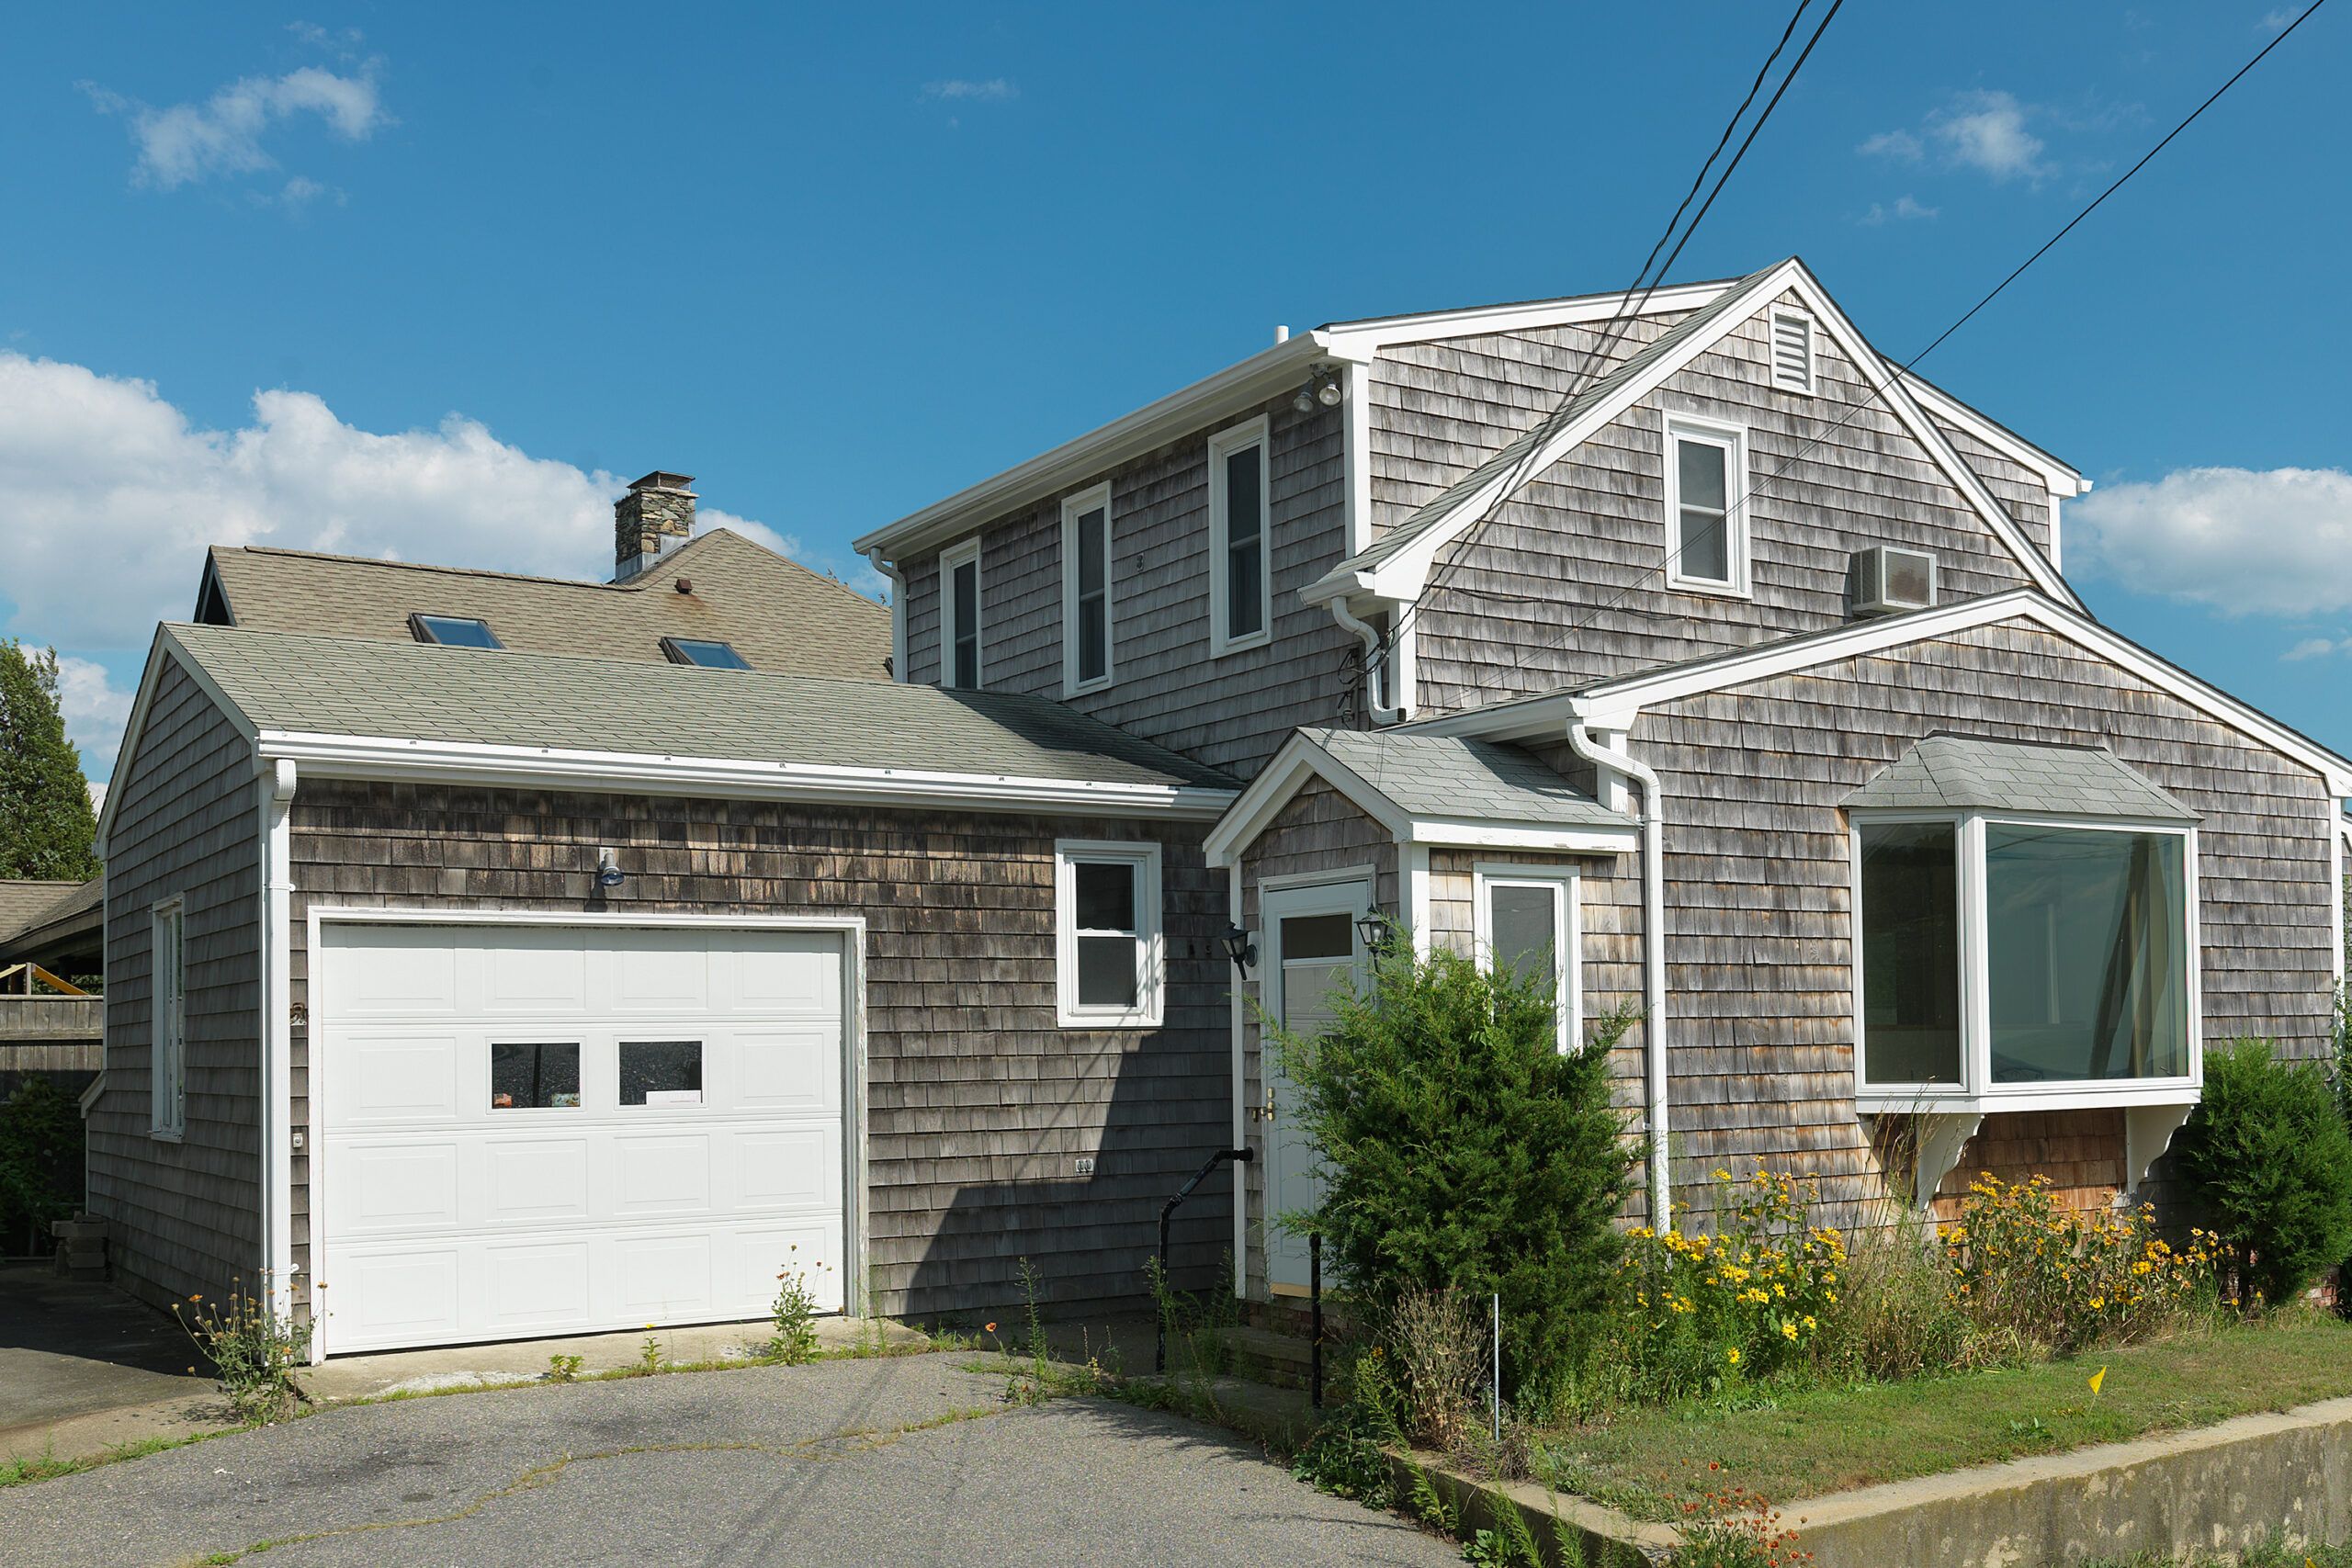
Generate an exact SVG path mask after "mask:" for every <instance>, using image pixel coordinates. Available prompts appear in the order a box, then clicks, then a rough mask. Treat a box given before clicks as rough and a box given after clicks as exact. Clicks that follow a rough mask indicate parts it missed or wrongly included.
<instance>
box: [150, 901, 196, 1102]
mask: <svg viewBox="0 0 2352 1568" xmlns="http://www.w3.org/2000/svg"><path fill="white" fill-rule="evenodd" d="M149 929H150V931H151V933H152V937H151V941H150V943H149V947H148V954H149V962H150V966H151V967H150V976H149V981H148V998H149V999H148V1010H149V1055H148V1058H147V1074H148V1078H147V1104H148V1125H149V1127H150V1129H151V1130H152V1131H153V1133H154V1134H155V1136H157V1137H159V1138H177V1137H180V1136H182V1135H184V1134H186V1133H187V920H186V910H185V908H184V907H183V906H182V905H181V903H180V901H179V900H178V899H176V898H174V899H171V900H169V901H168V902H165V903H162V904H158V905H156V906H155V908H154V910H153V914H152V916H151V918H150V927H149Z"/></svg>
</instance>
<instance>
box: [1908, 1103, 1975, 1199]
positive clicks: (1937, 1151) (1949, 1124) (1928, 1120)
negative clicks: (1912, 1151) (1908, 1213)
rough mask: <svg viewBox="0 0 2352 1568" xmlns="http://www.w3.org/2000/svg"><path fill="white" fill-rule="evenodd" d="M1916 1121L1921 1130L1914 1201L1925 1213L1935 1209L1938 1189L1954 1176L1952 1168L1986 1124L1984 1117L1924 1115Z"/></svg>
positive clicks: (1962, 1113) (1968, 1113)
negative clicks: (1977, 1131)
mask: <svg viewBox="0 0 2352 1568" xmlns="http://www.w3.org/2000/svg"><path fill="white" fill-rule="evenodd" d="M1913 1120H1914V1121H1915V1122H1916V1123H1917V1127H1918V1137H1919V1152H1918V1160H1917V1169H1916V1171H1915V1172H1914V1178H1913V1190H1912V1198H1913V1201H1916V1202H1917V1204H1918V1205H1919V1208H1920V1209H1921V1211H1922V1212H1924V1211H1926V1210H1928V1209H1931V1208H1933V1207H1935V1202H1936V1189H1937V1188H1939V1187H1941V1186H1942V1185H1943V1182H1944V1178H1945V1177H1947V1176H1949V1175H1950V1174H1951V1168H1952V1167H1954V1166H1956V1165H1958V1164H1959V1163H1960V1154H1961V1151H1962V1149H1964V1148H1966V1147H1967V1146H1968V1140H1969V1139H1971V1138H1973V1137H1974V1136H1975V1135H1976V1129H1977V1128H1979V1127H1981V1126H1983V1125H1984V1124H1985V1113H1984V1112H1983V1111H1957V1112H1952V1111H1946V1112H1940V1113H1939V1112H1935V1111H1921V1112H1920V1113H1919V1114H1918V1115H1917V1117H1915V1118H1914V1119H1913Z"/></svg>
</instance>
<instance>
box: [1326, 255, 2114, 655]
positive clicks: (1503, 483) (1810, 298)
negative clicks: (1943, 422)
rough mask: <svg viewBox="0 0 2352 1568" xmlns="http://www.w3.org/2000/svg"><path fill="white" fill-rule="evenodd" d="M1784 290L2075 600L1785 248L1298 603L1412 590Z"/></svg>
mask: <svg viewBox="0 0 2352 1568" xmlns="http://www.w3.org/2000/svg"><path fill="white" fill-rule="evenodd" d="M1784 292H1788V293H1794V294H1795V295H1796V296H1797V297H1798V298H1799V299H1801V300H1803V302H1804V305H1805V306H1806V308H1807V309H1808V310H1811V311H1812V312H1813V314H1814V317H1815V321H1817V322H1818V323H1819V324H1820V326H1821V327H1822V329H1823V330H1824V331H1826V333H1828V334H1829V335H1830V336H1831V337H1832V338H1834V339H1835V340H1836V341H1837V343H1838V346H1839V347H1840V348H1841V349H1842V350H1843V351H1844V352H1845V354H1846V355H1847V357H1848V358H1849V360H1850V361H1851V362H1852V363H1853V364H1854V366H1855V367H1856V368H1857V369H1858V370H1859V371H1860V373H1861V375H1862V376H1863V377H1864V378H1866V379H1867V380H1869V381H1870V383H1871V388H1872V389H1873V390H1875V391H1876V392H1877V394H1878V395H1879V397H1880V398H1881V400H1883V401H1884V402H1885V404H1886V405H1887V408H1888V409H1889V411H1890V412H1893V413H1894V416H1895V418H1896V420H1897V421H1898V422H1899V423H1901V424H1902V425H1903V426H1904V428H1905V430H1906V431H1907V432H1909V434H1910V435H1911V437H1912V439H1913V440H1915V441H1917V443H1918V444H1919V445H1920V446H1922V447H1923V448H1925V449H1926V451H1927V454H1928V458H1929V460H1930V461H1932V462H1933V463H1934V464H1935V465H1936V466H1937V467H1938V468H1940V469H1942V470H1943V473H1944V476H1945V478H1946V479H1949V480H1950V481H1951V484H1952V486H1953V488H1954V489H1956V490H1957V491H1960V493H1961V496H1962V500H1963V501H1964V502H1966V503H1967V505H1968V507H1969V509H1970V510H1972V511H1973V512H1974V513H1976V514H1977V515H1978V517H1980V518H1981V519H1982V520H1983V521H1984V523H1985V526H1986V527H1987V528H1989V529H1990V530H1991V531H1992V532H1993V533H1994V534H1995V535H1996V536H1997V537H1998V538H1999V539H2000V540H2001V541H2002V543H2003V544H2005V545H2007V547H2008V548H2009V550H2010V552H2011V553H2012V554H2013V555H2014V556H2015V557H2016V558H2017V560H2018V565H2019V566H2020V567H2022V568H2023V569H2024V570H2025V572H2026V575H2027V576H2028V577H2029V578H2030V579H2031V580H2032V581H2033V582H2034V583H2035V584H2036V585H2037V586H2039V587H2040V588H2041V591H2042V592H2045V593H2048V594H2050V595H2051V596H2052V597H2053V598H2056V599H2059V600H2062V601H2064V603H2066V604H2072V605H2075V606H2076V607H2077V608H2080V607H2081V604H2082V601H2081V600H2080V599H2078V598H2077V597H2076V596H2075V591H2074V590H2073V589H2072V588H2071V587H2069V586H2067V583H2066V580H2065V579H2064V577H2061V576H2060V575H2059V573H2058V570H2057V569H2056V568H2055V567H2053V566H2052V565H2051V564H2050V560H2049V558H2048V557H2046V556H2044V555H2043V554H2042V553H2041V550H2040V549H2038V548H2036V547H2035V546H2034V544H2033V542H2032V541H2031V540H2030V539H2029V538H2027V537H2026V536H2025V533H2024V531H2023V530H2022V529H2021V528H2019V527H2018V522H2017V519H2016V518H2014V517H2012V516H2011V515H2010V514H2009V513H2008V510H2007V508H2006V507H2004V506H2003V505H2002V504H2001V502H2000V501H1999V500H1998V499H1997V498H1996V497H1995V496H1994V494H1993V492H1992V491H1990V490H1989V489H1987V488H1986V486H1985V480H1984V478H1983V477H1982V476H1981V475H1979V474H1978V473H1977V472H1976V470H1975V469H1973V468H1970V467H1969V466H1968V463H1967V462H1966V461H1965V460H1964V459H1963V458H1962V457H1961V456H1960V454H1959V453H1958V452H1957V451H1955V450H1954V449H1953V447H1952V445H1951V442H1950V441H1948V440H1947V439H1945V437H1944V434H1943V433H1942V432H1941V431H1940V430H1939V429H1938V428H1937V426H1936V423H1935V422H1934V421H1933V420H1932V419H1930V418H1929V417H1928V414H1927V412H1926V411H1925V410H1923V409H1922V408H1920V406H1919V404H1918V402H1917V400H1915V399H1914V398H1913V397H1912V395H1911V393H1910V391H1909V390H1908V389H1906V388H1905V385H1904V384H1903V381H1902V378H1900V377H1899V376H1897V375H1896V373H1895V371H1894V368H1893V367H1890V366H1889V365H1888V364H1887V362H1886V360H1885V359H1884V358H1883V356H1882V355H1880V354H1879V353H1878V351H1877V350H1876V349H1873V348H1872V347H1871V345H1870V344H1869V343H1868V342H1866V341H1865V340H1864V339H1863V337H1862V335H1861V333H1860V331H1859V330H1857V329H1856V328H1855V326H1854V324H1853V322H1852V321H1849V320H1848V319H1847V316H1846V313H1845V312H1844V311H1843V310H1840V309H1839V308H1838V304H1837V301H1835V300H1833V299H1830V297H1829V295H1828V292H1827V291H1826V289H1824V288H1822V287H1821V284H1820V282H1819V280H1817V279H1816V278H1815V277H1814V276H1813V274H1812V272H1811V271H1810V270H1809V269H1808V268H1807V267H1806V266H1805V265H1804V262H1803V261H1802V260H1800V259H1799V258H1797V257H1795V256H1791V257H1790V258H1788V259H1787V260H1786V261H1783V262H1781V263H1779V264H1778V265H1774V266H1770V267H1767V268H1766V269H1764V270H1763V271H1762V272H1758V273H1754V274H1751V275H1750V276H1747V277H1746V278H1743V279H1741V280H1740V281H1739V282H1738V283H1736V284H1735V285H1733V286H1732V287H1731V288H1727V289H1725V290H1724V292H1723V293H1722V294H1721V295H1719V296H1718V297H1717V298H1716V299H1714V300H1713V303H1711V304H1709V305H1708V306H1706V307H1705V308H1704V309H1703V310H1698V311H1695V312H1693V313H1692V315H1691V317H1689V318H1687V319H1686V320H1684V321H1680V322H1679V323H1677V324H1676V326H1675V327H1674V329H1673V330H1672V331H1670V332H1668V333H1665V334H1664V335H1663V336H1661V337H1660V338H1659V339H1658V340H1657V342H1655V343H1653V344H1650V345H1648V347H1646V348H1645V349H1644V350H1643V351H1642V352H1641V353H1639V354H1637V355H1634V357H1633V358H1632V359H1630V360H1628V361H1626V362H1625V363H1624V364H1623V365H1622V366H1620V367H1617V368H1616V369H1615V370H1613V371H1611V373H1610V374H1609V375H1607V376H1605V377H1602V378H1600V379H1599V380H1597V381H1595V382H1594V383H1593V384H1592V386H1590V387H1589V388H1588V389H1586V390H1585V391H1584V392H1582V393H1580V394H1578V395H1577V398H1575V399H1574V400H1572V401H1571V402H1570V403H1569V404H1567V405H1566V407H1564V408H1562V409H1560V410H1559V411H1557V412H1555V413H1553V414H1550V415H1547V416H1546V417H1545V418H1544V419H1543V420H1542V421H1540V422H1539V423H1537V424H1536V425H1535V426H1534V427H1533V428H1532V429H1531V430H1529V431H1528V432H1527V433H1526V434H1522V435H1521V436H1520V437H1518V438H1517V439H1515V440H1514V441H1512V442H1511V443H1510V444H1509V445H1507V446H1504V447H1503V448H1502V449H1501V450H1500V451H1498V452H1497V453H1496V454H1495V455H1494V456H1493V457H1490V458H1488V459H1487V461H1486V462H1485V463H1482V464H1481V465H1479V467H1478V468H1476V469H1474V470H1473V471H1472V472H1471V473H1470V474H1469V475H1467V476H1465V477H1464V479H1462V480H1461V481H1460V482H1458V483H1457V484H1455V485H1454V486H1453V487H1452V488H1451V489H1449V490H1447V491H1445V492H1444V493H1443V494H1442V495H1440V496H1438V497H1436V498H1435V499H1434V500H1432V501H1430V502H1429V503H1427V504H1426V505H1424V506H1423V507H1421V508H1420V510H1419V511H1418V512H1416V513H1414V514H1413V515H1412V516H1411V517H1409V518H1408V519H1406V520H1405V521H1404V522H1402V523H1399V524H1397V525H1396V526H1394V527H1392V528H1391V529H1390V530H1389V531H1388V532H1387V533H1386V534H1385V535H1383V536H1381V537H1380V538H1379V539H1378V540H1377V541H1375V542H1374V544H1373V545H1372V546H1371V547H1368V548H1366V549H1363V550H1360V551H1358V552H1357V553H1356V554H1354V555H1352V556H1351V557H1349V558H1347V559H1345V560H1342V561H1341V562H1340V563H1339V565H1337V566H1335V567H1333V568H1332V569H1331V570H1329V571H1328V572H1326V573H1325V574H1324V575H1323V576H1322V577H1321V578H1319V579H1317V581H1314V582H1312V583H1309V584H1308V585H1307V586H1306V588H1305V589H1304V590H1302V591H1301V597H1303V598H1305V599H1306V600H1307V601H1308V602H1309V603H1319V602H1321V601H1324V600H1329V599H1334V598H1339V597H1341V596H1344V595H1348V594H1352V593H1370V594H1374V595H1376V596H1378V597H1380V598H1383V599H1389V600H1397V601H1410V600H1414V599H1417V598H1419V595H1420V593H1421V592H1422V588H1423V585H1424V584H1425V583H1426V582H1427V581H1428V578H1429V574H1430V569H1431V567H1432V566H1433V565H1434V564H1435V562H1436V558H1437V556H1438V553H1439V552H1440V551H1441V550H1442V549H1444V548H1445V547H1446V546H1448V545H1450V544H1452V543H1453V541H1454V540H1455V539H1457V538H1459V537H1461V536H1462V535H1463V534H1464V533H1465V532H1466V531H1468V530H1469V529H1470V528H1471V527H1472V526H1473V525H1476V523H1477V521H1478V520H1479V519H1480V518H1482V517H1484V516H1485V515H1487V513H1489V512H1490V511H1492V510H1493V508H1494V507H1496V506H1497V505H1499V504H1500V503H1501V502H1504V501H1506V500H1508V499H1509V498H1510V494H1511V493H1512V492H1513V491H1515V490H1516V489H1517V488H1518V486H1519V485H1521V484H1523V483H1525V482H1526V481H1527V480H1529V479H1533V478H1534V477H1535V476H1536V475H1538V474H1541V473H1543V472H1544V470H1546V469H1548V468H1551V467H1552V465H1554V464H1555V463H1556V462H1558V461H1559V460H1560V459H1561V458H1562V457H1566V456H1567V454H1568V453H1569V452H1571V451H1573V450H1575V448H1576V447H1577V446H1580V445H1582V444H1583V443H1584V442H1585V441H1586V440H1588V439H1589V438H1590V437H1591V436H1592V435H1594V434H1597V433H1598V432H1599V431H1600V429H1601V428H1603V427H1604V426H1606V425H1608V424H1609V423H1611V422H1613V421H1615V420H1616V419H1618V418H1619V417H1620V416H1622V415H1623V413H1624V412H1625V411H1626V410H1628V409H1630V408H1631V407H1632V406H1633V405H1634V403H1636V402H1638V401H1640V400H1642V399H1643V398H1645V397H1647V396H1648V395H1649V394H1650V393H1651V392H1652V391H1654V390H1656V389H1657V387H1658V385H1659V384H1660V383H1661V382H1663V381H1665V380H1666V379H1667V378H1668V377H1670V376H1672V375H1674V374H1676V373H1677V372H1678V371H1679V370H1681V369H1682V368H1683V367H1685V366H1687V365H1688V364H1690V363H1691V360H1693V359H1695V358H1697V357H1698V355H1701V354H1702V353H1704V352H1705V351H1706V350H1707V349H1709V348H1711V347H1713V345H1714V344H1717V343H1719V342H1721V341H1722V340H1723V338H1724V336H1725V335H1726V334H1727V333H1730V332H1731V331H1732V330H1733V329H1734V328H1735V327H1736V326H1738V325H1739V323H1740V322H1742V321H1746V320H1747V318H1748V317H1749V316H1751V315H1753V314H1754V313H1755V312H1756V311H1758V310H1762V309H1763V308H1764V307H1765V306H1766V305H1767V304H1768V303H1769V302H1770V300H1772V299H1775V298H1777V297H1778V296H1780V295H1781V294H1782V293H1784Z"/></svg>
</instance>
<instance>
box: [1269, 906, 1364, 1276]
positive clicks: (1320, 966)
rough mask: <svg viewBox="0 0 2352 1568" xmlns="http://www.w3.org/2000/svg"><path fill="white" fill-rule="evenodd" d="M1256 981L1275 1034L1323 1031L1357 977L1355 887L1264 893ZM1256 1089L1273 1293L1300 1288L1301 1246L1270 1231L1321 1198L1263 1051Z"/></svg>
mask: <svg viewBox="0 0 2352 1568" xmlns="http://www.w3.org/2000/svg"><path fill="white" fill-rule="evenodd" d="M1265 904H1266V913H1265V925H1266V943H1265V945H1266V946H1267V948H1268V950H1269V951H1268V952H1267V953H1265V955H1264V963H1265V969H1264V972H1263V973H1264V976H1265V982H1266V987H1267V989H1268V990H1269V991H1270V992H1271V993H1272V994H1271V995H1270V996H1269V997H1268V998H1267V1010H1268V1011H1269V1012H1270V1013H1271V1014H1272V1016H1273V1017H1274V1018H1276V1019H1279V1020H1280V1021H1281V1022H1282V1026H1283V1029H1284V1030H1285V1031H1287V1032H1290V1033H1291V1034H1293V1035H1295V1036H1297V1037H1299V1038H1301V1039H1309V1040H1311V1039H1313V1038H1314V1037H1315V1036H1316V1035H1317V1034H1320V1033H1321V1032H1323V1031H1324V1030H1326V1029H1328V1028H1329V1027H1330V1024H1331V1021H1332V1019H1333V1017H1334V1011H1333V1005H1332V1004H1333V999H1334V996H1335V994H1336V993H1338V992H1340V991H1341V990H1343V989H1344V988H1345V987H1348V986H1350V985H1351V984H1353V983H1355V981H1356V979H1357V977H1358V976H1360V975H1361V973H1362V970H1363V953H1362V952H1361V950H1360V949H1359V947H1358V944H1357V940H1356V929H1355V922H1356V918H1357V917H1358V916H1359V915H1361V914H1363V911H1364V910H1365V909H1366V908H1368V907H1369V900H1368V898H1367V897H1366V894H1365V891H1364V888H1363V885H1362V884H1360V883H1349V884H1342V885H1340V886H1334V887H1321V888H1304V889H1295V890H1288V891H1285V892H1276V893H1270V894H1268V895H1267V896H1266V898H1265ZM1258 1071H1259V1077H1260V1079H1261V1083H1262V1085H1263V1088H1262V1089H1261V1096H1262V1098H1261V1104H1260V1106H1259V1108H1258V1109H1259V1120H1260V1122H1261V1126H1262V1127H1263V1129H1264V1134H1263V1145H1264V1157H1265V1161H1266V1175H1265V1186H1264V1193H1265V1200H1264V1201H1265V1212H1264V1213H1263V1214H1262V1215H1261V1221H1262V1223H1263V1224H1264V1225H1265V1247H1266V1271H1267V1278H1268V1280H1270V1282H1271V1283H1272V1286H1273V1287H1274V1289H1275V1290H1276V1291H1277V1292H1303V1291H1305V1290H1306V1288H1307V1284H1308V1273H1309V1263H1308V1258H1307V1243H1306V1237H1305V1236H1303V1235H1294V1234H1292V1233H1291V1232H1290V1231H1288V1230H1286V1229H1284V1228H1283V1227H1282V1226H1281V1225H1280V1224H1278V1223H1276V1222H1278V1221H1279V1220H1280V1218H1281V1216H1283V1214H1286V1213H1299V1212H1302V1211H1304V1210H1306V1209H1309V1208H1312V1207H1313V1206H1314V1204H1315V1203H1316V1202H1317V1200H1318V1199H1319V1198H1320V1197H1321V1194H1322V1186H1321V1181H1320V1179H1319V1178H1318V1175H1317V1167H1318V1166H1319V1164H1320V1156H1318V1155H1317V1151H1316V1148H1315V1145H1313V1143H1312V1142H1310V1141H1309V1140H1308V1138H1307V1136H1306V1129H1305V1128H1304V1127H1303V1126H1301V1125H1300V1123H1299V1119H1298V1114H1297V1090H1296V1088H1295V1086H1294V1085H1293V1084H1292V1082H1291V1080H1290V1078H1289V1077H1288V1076H1287V1075H1286V1074H1285V1073H1284V1072H1283V1068H1282V1058H1281V1054H1280V1052H1279V1051H1278V1050H1276V1049H1274V1048H1272V1046H1271V1045H1266V1046H1263V1047H1261V1050H1260V1052H1259V1065H1258Z"/></svg>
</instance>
